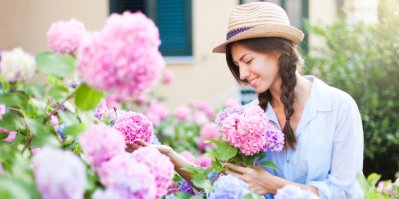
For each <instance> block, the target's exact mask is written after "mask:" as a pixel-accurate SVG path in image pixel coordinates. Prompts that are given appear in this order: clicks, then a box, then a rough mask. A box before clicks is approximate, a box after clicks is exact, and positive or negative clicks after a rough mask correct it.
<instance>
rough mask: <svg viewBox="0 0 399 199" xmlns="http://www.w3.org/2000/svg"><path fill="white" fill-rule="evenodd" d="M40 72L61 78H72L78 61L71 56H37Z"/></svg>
mask: <svg viewBox="0 0 399 199" xmlns="http://www.w3.org/2000/svg"><path fill="white" fill-rule="evenodd" d="M36 61H37V64H38V66H39V71H41V72H44V73H46V74H53V75H56V76H59V77H65V76H71V75H72V74H73V73H74V71H75V61H76V59H75V58H74V57H72V56H70V55H59V54H53V53H49V52H44V53H40V54H39V55H37V56H36Z"/></svg>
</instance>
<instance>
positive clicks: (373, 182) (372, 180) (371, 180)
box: [367, 173, 381, 187]
mask: <svg viewBox="0 0 399 199" xmlns="http://www.w3.org/2000/svg"><path fill="white" fill-rule="evenodd" d="M380 178H381V175H378V174H376V173H372V174H370V175H369V176H367V182H368V183H369V185H370V186H371V187H374V186H375V185H376V184H377V182H378V180H380Z"/></svg>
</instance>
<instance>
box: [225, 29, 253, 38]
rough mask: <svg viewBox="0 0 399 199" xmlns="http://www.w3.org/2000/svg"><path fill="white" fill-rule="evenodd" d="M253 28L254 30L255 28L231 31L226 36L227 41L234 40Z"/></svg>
mask: <svg viewBox="0 0 399 199" xmlns="http://www.w3.org/2000/svg"><path fill="white" fill-rule="evenodd" d="M251 28H253V27H242V28H237V29H234V30H231V31H229V32H228V33H227V34H226V40H229V39H230V38H232V37H234V36H236V35H238V34H240V33H242V32H245V31H247V30H249V29H251Z"/></svg>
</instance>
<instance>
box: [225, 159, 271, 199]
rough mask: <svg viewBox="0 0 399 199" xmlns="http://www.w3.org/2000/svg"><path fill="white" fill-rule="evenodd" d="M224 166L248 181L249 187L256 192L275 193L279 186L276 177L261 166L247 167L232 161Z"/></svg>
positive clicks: (230, 172)
mask: <svg viewBox="0 0 399 199" xmlns="http://www.w3.org/2000/svg"><path fill="white" fill-rule="evenodd" d="M224 166H225V167H227V168H229V169H230V170H232V171H228V170H226V171H225V172H226V173H227V174H229V175H232V176H235V177H237V178H239V179H241V180H242V181H244V182H246V183H247V184H248V185H249V189H251V191H253V192H254V193H256V194H259V195H264V194H266V193H275V192H276V190H277V188H278V187H277V185H276V184H275V183H274V182H275V181H276V180H277V179H276V177H275V176H273V175H272V174H270V173H269V172H268V171H266V170H265V169H263V168H262V167H261V166H258V165H256V166H255V167H254V168H247V167H240V166H237V165H234V164H230V163H225V164H224ZM233 171H234V172H233Z"/></svg>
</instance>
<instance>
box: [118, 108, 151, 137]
mask: <svg viewBox="0 0 399 199" xmlns="http://www.w3.org/2000/svg"><path fill="white" fill-rule="evenodd" d="M114 128H115V129H117V130H118V131H119V132H121V133H122V134H123V135H124V136H125V141H126V142H128V143H136V142H137V140H138V139H141V140H143V141H144V142H146V143H151V141H152V137H153V134H154V127H153V126H152V123H151V121H150V120H148V119H147V118H146V117H145V116H144V115H143V114H141V113H135V112H127V113H126V114H124V115H122V116H121V117H119V118H117V119H116V120H115V124H114Z"/></svg>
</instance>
